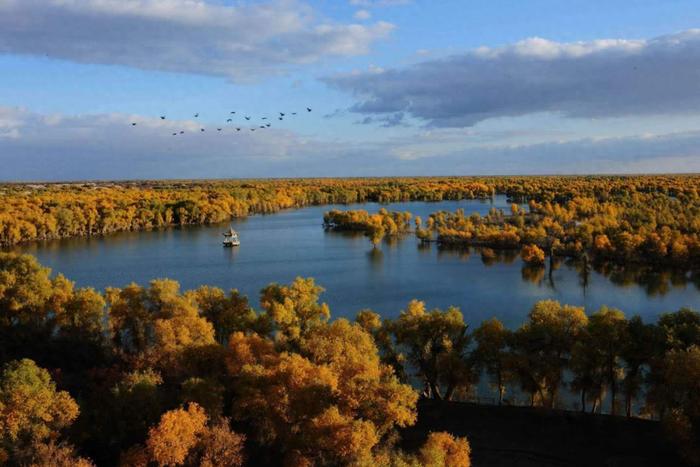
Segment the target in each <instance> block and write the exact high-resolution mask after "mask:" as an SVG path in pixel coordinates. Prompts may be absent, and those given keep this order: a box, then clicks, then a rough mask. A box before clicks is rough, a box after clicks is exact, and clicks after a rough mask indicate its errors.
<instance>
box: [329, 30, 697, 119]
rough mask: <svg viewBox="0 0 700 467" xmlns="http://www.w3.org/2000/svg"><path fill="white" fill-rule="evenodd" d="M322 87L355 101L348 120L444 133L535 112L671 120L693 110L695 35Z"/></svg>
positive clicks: (535, 41) (578, 45)
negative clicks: (397, 117) (414, 122)
mask: <svg viewBox="0 0 700 467" xmlns="http://www.w3.org/2000/svg"><path fill="white" fill-rule="evenodd" d="M326 81H327V82H328V83H330V84H331V85H333V86H335V87H337V88H339V89H341V90H345V91H349V92H351V93H353V94H354V95H355V96H356V98H357V99H358V102H357V104H356V105H355V106H354V107H353V108H352V109H351V110H353V111H355V112H359V113H363V114H367V115H373V114H380V115H382V114H384V115H388V114H395V113H397V112H404V113H406V114H408V115H410V116H413V117H416V118H419V119H422V120H424V121H426V122H428V124H430V125H434V126H444V127H463V126H472V125H474V124H475V123H477V122H480V121H483V120H487V119H491V118H497V117H511V116H520V115H527V114H531V113H535V112H559V113H560V114H561V115H563V116H565V117H612V116H625V115H662V114H672V113H675V114H678V113H683V112H692V111H696V110H697V109H698V108H700V29H697V30H688V31H685V32H682V33H679V34H673V35H668V36H662V37H658V38H655V39H650V40H598V41H591V42H575V43H558V42H553V41H548V40H546V39H541V38H532V39H527V40H523V41H521V42H518V43H516V44H513V45H510V46H506V47H502V48H486V47H482V48H479V49H475V50H473V51H471V52H467V53H464V54H460V55H455V56H452V57H448V58H445V59H439V60H437V59H436V60H427V61H423V62H421V63H418V64H416V65H412V66H409V67H405V68H396V69H388V70H385V71H384V72H383V73H381V74H376V73H369V72H367V73H354V74H348V75H340V76H334V77H330V78H327V79H326Z"/></svg>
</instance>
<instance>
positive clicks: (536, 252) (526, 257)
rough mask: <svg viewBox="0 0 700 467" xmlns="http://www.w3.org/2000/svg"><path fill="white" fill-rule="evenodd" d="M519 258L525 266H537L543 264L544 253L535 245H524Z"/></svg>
mask: <svg viewBox="0 0 700 467" xmlns="http://www.w3.org/2000/svg"><path fill="white" fill-rule="evenodd" d="M520 257H521V258H522V259H523V261H524V262H525V263H526V264H529V265H533V266H538V265H542V264H544V251H542V249H541V248H540V247H538V246H537V245H525V246H523V248H522V250H521V251H520Z"/></svg>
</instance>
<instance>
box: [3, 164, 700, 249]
mask: <svg viewBox="0 0 700 467" xmlns="http://www.w3.org/2000/svg"><path fill="white" fill-rule="evenodd" d="M699 188H700V177H698V176H680V175H679V176H634V177H602V176H596V177H441V178H440V177H437V178H368V179H287V180H241V181H216V180H212V181H151V182H149V181H143V182H100V183H70V184H5V185H0V244H1V245H14V244H16V243H19V242H23V241H30V240H46V239H55V238H64V237H71V236H89V235H105V234H109V233H113V232H118V231H128V230H144V229H152V228H159V227H164V226H171V225H184V224H208V223H218V222H223V221H226V220H228V219H231V218H232V217H240V216H247V215H251V214H266V213H273V212H277V211H279V210H281V209H288V208H298V207H303V206H309V205H324V204H337V203H340V204H347V203H358V202H378V203H388V202H396V201H441V200H447V199H449V200H459V199H477V198H482V199H483V198H490V197H492V196H493V195H494V194H503V195H506V196H508V198H509V199H511V200H512V201H513V202H515V203H518V204H520V203H527V202H530V213H531V217H529V218H528V217H525V218H524V219H523V221H524V223H525V225H523V226H519V225H518V224H517V223H518V222H520V221H519V220H518V218H519V217H518V216H515V218H514V219H512V222H510V220H509V222H507V225H509V226H512V227H513V228H517V229H521V230H522V229H525V230H522V231H521V232H519V233H518V232H516V234H517V235H518V237H519V238H520V240H521V242H530V243H538V242H539V240H541V239H543V238H544V237H551V238H552V239H554V238H556V239H558V240H559V242H560V243H561V245H555V246H553V247H556V248H565V249H567V250H570V249H573V250H576V249H581V248H584V249H585V248H586V247H588V246H589V245H593V243H594V242H595V241H596V237H598V236H599V237H600V239H599V242H598V243H599V244H598V247H597V249H598V250H600V251H606V252H607V253H606V254H609V255H611V256H624V255H626V254H628V252H629V251H634V250H635V249H636V248H637V247H638V245H640V244H642V243H644V244H646V245H648V246H645V247H644V248H647V249H649V250H650V251H651V252H652V254H653V255H656V256H664V257H666V256H669V255H675V256H674V258H675V257H676V256H679V255H680V256H683V257H685V256H686V253H685V251H686V250H688V251H689V252H690V253H688V254H690V255H691V256H692V255H694V254H695V249H696V244H697V234H698V230H699V229H700V201H699V197H698V193H699ZM546 219H552V220H553V221H554V224H552V225H551V226H550V225H549V224H548V223H547V221H546ZM579 222H582V223H583V226H580V225H579ZM460 224H461V221H458V222H456V223H455V222H450V223H447V224H445V225H442V226H440V227H441V228H442V229H451V230H454V231H455V232H458V235H457V236H458V237H459V236H464V235H466V234H467V233H469V235H472V236H473V233H474V232H472V227H469V226H462V225H460ZM531 224H532V225H531ZM490 228H491V229H493V228H495V227H493V226H491V227H490ZM479 229H481V230H483V229H484V227H483V226H480V227H479ZM477 230H478V229H477ZM501 230H503V232H500V233H499V232H496V231H495V230H494V232H496V233H498V235H499V236H505V237H507V238H506V239H505V240H504V241H506V242H508V241H513V239H512V238H511V237H512V235H511V234H510V233H509V231H507V230H505V229H501ZM572 232H575V236H576V239H575V240H574V239H571V238H569V237H571V233H572ZM621 232H625V233H626V234H629V236H627V235H625V236H619V235H616V234H617V233H621ZM447 233H448V231H447V230H446V231H445V235H443V237H444V238H445V239H447ZM492 233H493V232H492ZM478 235H481V236H483V235H491V234H490V233H489V231H488V229H487V230H485V231H484V232H483V234H482V233H478ZM656 236H658V240H657V238H656ZM446 241H447V240H446ZM499 241H500V240H499ZM577 241H578V242H580V243H581V245H580V246H578V245H577V243H576V242H577ZM497 243H498V242H497ZM662 245H663V246H662ZM674 245H676V246H675V247H674Z"/></svg>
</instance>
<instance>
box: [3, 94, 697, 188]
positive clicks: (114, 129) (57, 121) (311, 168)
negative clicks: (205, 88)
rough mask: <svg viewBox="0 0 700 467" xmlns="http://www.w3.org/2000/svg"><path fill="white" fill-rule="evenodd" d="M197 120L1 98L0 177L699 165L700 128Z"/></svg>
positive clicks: (617, 169)
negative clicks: (359, 127) (597, 132)
mask: <svg viewBox="0 0 700 467" xmlns="http://www.w3.org/2000/svg"><path fill="white" fill-rule="evenodd" d="M131 122H136V123H137V126H135V127H132V126H131ZM199 125H200V123H199V122H194V121H170V120H165V121H163V120H160V119H157V118H156V119H153V118H146V117H142V116H138V115H122V114H99V115H77V116H70V115H60V114H55V115H41V114H37V113H33V112H31V111H29V110H26V109H16V108H3V107H0V180H8V181H9V180H14V181H17V180H76V179H83V180H84V179H138V178H226V177H293V176H307V177H309V176H381V175H384V176H389V175H469V174H546V173H624V172H700V131H686V132H679V133H670V134H651V133H648V132H644V133H640V134H639V135H630V136H625V137H616V138H615V137H613V138H581V139H575V140H566V141H564V142H558V141H557V138H558V135H557V134H556V133H555V134H552V135H550V139H549V141H546V142H542V143H537V144H527V143H518V142H517V138H515V139H511V140H510V142H508V141H507V140H508V138H509V137H512V136H513V135H508V134H505V133H504V134H503V139H504V140H505V141H504V142H503V143H501V144H494V141H496V140H498V135H496V134H492V135H489V137H487V138H483V137H481V139H482V141H481V142H479V138H480V135H479V131H477V130H474V129H431V130H427V131H421V132H418V133H416V134H406V135H403V136H400V137H399V136H397V137H394V138H390V139H388V140H385V141H383V142H361V141H356V140H339V139H319V138H316V137H308V136H302V135H299V134H297V133H294V132H292V131H289V130H287V129H284V128H276V127H275V126H273V128H270V129H265V130H261V129H258V130H257V131H256V132H251V131H249V130H246V131H241V132H236V131H235V129H234V128H231V127H228V128H227V129H225V130H224V131H223V132H221V133H219V132H217V131H215V129H214V128H210V127H207V131H206V132H204V133H202V132H200V131H199V128H200V126H199ZM180 130H184V131H186V133H185V134H184V135H179V134H178V135H177V136H172V133H173V132H179V131H180ZM516 136H517V135H516ZM465 140H471V141H472V142H473V144H472V145H471V146H465V145H464V141H465Z"/></svg>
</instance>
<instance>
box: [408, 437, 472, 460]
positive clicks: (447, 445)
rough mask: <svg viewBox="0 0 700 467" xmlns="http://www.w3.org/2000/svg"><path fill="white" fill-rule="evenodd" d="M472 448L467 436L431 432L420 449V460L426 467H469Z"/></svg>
mask: <svg viewBox="0 0 700 467" xmlns="http://www.w3.org/2000/svg"><path fill="white" fill-rule="evenodd" d="M470 454H471V449H470V447H469V442H468V441H467V439H466V438H458V437H454V436H452V435H451V434H449V433H445V432H439V433H430V435H429V436H428V440H427V441H426V442H425V444H424V445H423V447H422V448H421V450H420V456H419V457H420V460H421V463H422V465H424V466H425V467H469V466H470V465H471V460H470V458H469V455H470Z"/></svg>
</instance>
